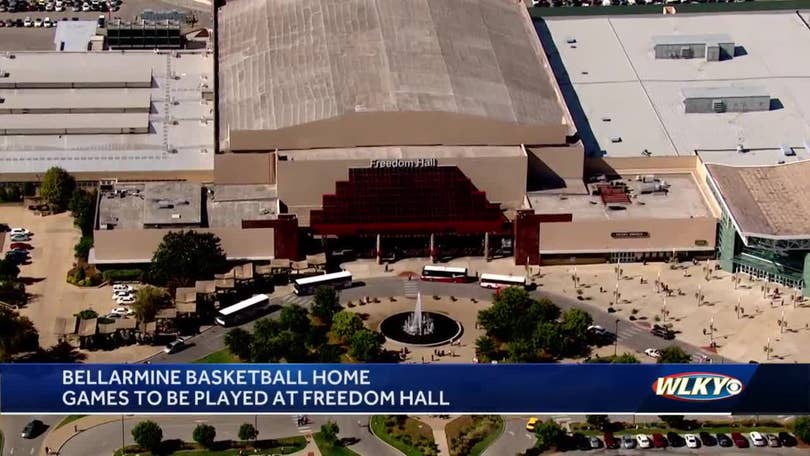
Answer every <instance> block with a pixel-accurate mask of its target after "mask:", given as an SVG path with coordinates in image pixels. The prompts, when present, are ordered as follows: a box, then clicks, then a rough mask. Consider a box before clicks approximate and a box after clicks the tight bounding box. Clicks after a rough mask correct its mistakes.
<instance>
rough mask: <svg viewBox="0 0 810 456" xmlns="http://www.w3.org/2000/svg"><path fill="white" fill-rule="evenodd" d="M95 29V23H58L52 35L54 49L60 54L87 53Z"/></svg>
mask: <svg viewBox="0 0 810 456" xmlns="http://www.w3.org/2000/svg"><path fill="white" fill-rule="evenodd" d="M97 27H98V23H97V22H96V21H58V22H57V23H56V33H54V35H53V44H54V46H55V48H54V49H56V50H57V51H62V52H86V51H88V49H87V48H88V45H89V44H90V40H91V39H92V38H93V37H94V36H96V30H97ZM63 44H64V48H63V47H62V46H63Z"/></svg>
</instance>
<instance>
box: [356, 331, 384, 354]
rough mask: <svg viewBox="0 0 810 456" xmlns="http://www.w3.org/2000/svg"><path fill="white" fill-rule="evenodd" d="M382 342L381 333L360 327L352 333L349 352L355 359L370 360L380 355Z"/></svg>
mask: <svg viewBox="0 0 810 456" xmlns="http://www.w3.org/2000/svg"><path fill="white" fill-rule="evenodd" d="M382 342H383V337H382V334H380V333H378V332H375V331H372V330H370V329H361V330H359V331H357V332H355V333H354V335H352V338H351V341H350V349H349V354H350V355H351V357H352V358H354V359H356V360H357V361H372V360H374V359H377V358H378V357H379V356H380V352H381V351H382Z"/></svg>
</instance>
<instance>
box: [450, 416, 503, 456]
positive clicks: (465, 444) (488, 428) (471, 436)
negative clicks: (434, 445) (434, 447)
mask: <svg viewBox="0 0 810 456" xmlns="http://www.w3.org/2000/svg"><path fill="white" fill-rule="evenodd" d="M444 432H445V434H447V442H448V443H449V445H450V456H478V455H480V454H482V453H483V452H484V450H486V449H487V447H489V446H490V445H491V444H492V442H494V441H495V439H497V438H498V437H500V435H501V434H503V418H501V417H500V416H497V415H481V416H467V415H465V416H460V417H458V418H456V419H454V420H453V421H451V422H449V423H447V426H445V428H444Z"/></svg>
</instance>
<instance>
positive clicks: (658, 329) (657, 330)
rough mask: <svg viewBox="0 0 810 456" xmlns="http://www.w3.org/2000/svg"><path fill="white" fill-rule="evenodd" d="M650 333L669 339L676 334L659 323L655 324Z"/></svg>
mask: <svg viewBox="0 0 810 456" xmlns="http://www.w3.org/2000/svg"><path fill="white" fill-rule="evenodd" d="M650 334H652V335H653V336H658V337H660V338H662V339H667V340H671V339H674V338H675V334H674V333H673V332H672V331H670V330H669V329H667V328H664V327H663V326H659V325H653V327H652V329H651V330H650Z"/></svg>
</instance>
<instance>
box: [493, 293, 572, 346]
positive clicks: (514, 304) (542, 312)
mask: <svg viewBox="0 0 810 456" xmlns="http://www.w3.org/2000/svg"><path fill="white" fill-rule="evenodd" d="M557 315H559V308H557V306H555V305H554V304H553V303H551V302H550V301H548V300H541V301H535V300H534V299H532V298H531V296H529V293H528V292H527V291H526V290H524V289H522V288H517V287H509V288H506V289H504V290H502V291H501V292H500V293H499V294H498V295H496V296H495V300H494V302H493V304H492V306H490V307H489V308H487V309H483V310H481V311H480V312H478V322H479V323H480V324H481V326H483V327H484V329H486V330H487V335H489V336H491V337H494V338H496V339H498V340H501V341H508V340H512V339H526V338H529V337H530V336H531V334H532V333H533V332H534V328H535V326H536V324H537V322H538V321H545V320H553V319H554V318H556V317H557Z"/></svg>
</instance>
